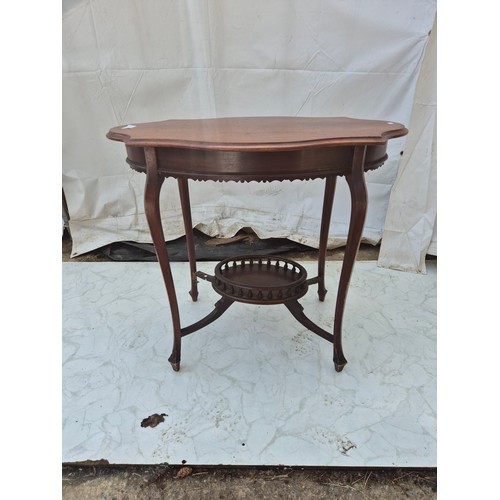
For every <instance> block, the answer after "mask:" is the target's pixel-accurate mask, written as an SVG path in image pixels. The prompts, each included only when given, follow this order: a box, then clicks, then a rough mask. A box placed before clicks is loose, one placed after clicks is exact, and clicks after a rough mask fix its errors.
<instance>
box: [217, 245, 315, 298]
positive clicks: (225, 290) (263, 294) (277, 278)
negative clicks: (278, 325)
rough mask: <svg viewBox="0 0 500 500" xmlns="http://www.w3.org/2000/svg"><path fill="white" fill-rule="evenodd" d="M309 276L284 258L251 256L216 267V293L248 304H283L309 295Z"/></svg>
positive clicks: (226, 261)
mask: <svg viewBox="0 0 500 500" xmlns="http://www.w3.org/2000/svg"><path fill="white" fill-rule="evenodd" d="M306 279H307V272H306V270H305V269H304V268H303V267H302V266H301V265H300V264H297V262H294V261H292V260H289V259H284V258H282V257H274V256H261V255H247V256H243V257H233V258H230V259H225V260H223V261H221V262H219V264H217V266H216V267H215V276H214V279H213V280H212V286H213V288H214V290H215V291H216V292H217V293H219V294H220V295H222V296H223V297H228V298H230V299H231V300H235V301H238V302H246V303H248V304H283V303H284V302H288V301H290V300H297V299H299V298H300V297H302V296H303V295H305V293H306V292H307V283H306Z"/></svg>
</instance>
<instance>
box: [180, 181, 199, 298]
mask: <svg viewBox="0 0 500 500" xmlns="http://www.w3.org/2000/svg"><path fill="white" fill-rule="evenodd" d="M177 183H178V185H179V196H180V199H181V208H182V219H183V221H184V231H185V233H186V246H187V253H188V259H189V269H190V272H191V290H190V292H189V295H191V298H192V299H193V302H196V300H197V299H198V279H197V276H196V253H195V248H194V236H193V220H192V218H191V202H190V201H189V187H188V180H187V179H177Z"/></svg>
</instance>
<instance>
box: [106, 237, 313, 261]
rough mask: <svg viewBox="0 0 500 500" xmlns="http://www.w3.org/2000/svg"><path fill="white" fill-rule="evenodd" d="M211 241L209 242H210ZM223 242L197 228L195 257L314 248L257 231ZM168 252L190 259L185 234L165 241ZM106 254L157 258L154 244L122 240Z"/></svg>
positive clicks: (122, 257) (125, 258)
mask: <svg viewBox="0 0 500 500" xmlns="http://www.w3.org/2000/svg"><path fill="white" fill-rule="evenodd" d="M209 241H210V242H211V244H208V243H207V242H209ZM220 241H221V244H216V243H214V239H213V238H212V237H210V236H207V235H205V234H203V233H201V232H199V231H194V242H195V252H196V260H212V261H219V260H223V259H226V258H229V257H236V256H238V255H249V254H252V255H277V254H281V253H286V252H292V251H293V252H304V251H311V250H314V249H313V248H311V247H308V246H306V245H301V244H300V243H295V242H293V241H290V240H287V239H285V238H269V239H266V240H260V239H258V238H257V237H255V235H253V236H252V235H249V236H248V237H247V238H245V239H243V240H241V241H234V242H231V243H223V240H220ZM166 245H167V250H168V256H169V258H170V261H172V262H187V261H188V255H187V248H186V238H185V237H184V236H183V237H182V238H178V239H176V240H173V241H168V242H167V243H166ZM103 253H104V255H106V256H107V257H108V258H110V259H111V260H115V261H121V262H131V261H141V262H147V261H151V262H154V261H156V260H157V258H156V253H155V250H154V247H153V245H152V244H149V243H135V242H132V241H122V242H118V243H112V244H111V245H108V246H107V247H105V248H104V249H103Z"/></svg>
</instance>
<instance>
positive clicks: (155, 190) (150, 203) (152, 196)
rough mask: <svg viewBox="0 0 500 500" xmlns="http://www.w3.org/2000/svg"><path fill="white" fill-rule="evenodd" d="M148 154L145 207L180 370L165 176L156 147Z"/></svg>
mask: <svg viewBox="0 0 500 500" xmlns="http://www.w3.org/2000/svg"><path fill="white" fill-rule="evenodd" d="M144 152H145V156H146V166H147V173H146V187H145V191H144V209H145V213H146V219H147V221H148V225H149V230H150V231H151V238H152V239H153V244H154V246H155V250H156V255H157V257H158V262H159V264H160V268H161V272H162V275H163V281H164V282H165V287H166V289H167V296H168V301H169V304H170V311H171V314H172V325H173V332H174V346H173V349H172V354H171V355H170V357H169V358H168V360H169V362H170V364H171V365H172V368H173V369H174V371H179V369H180V362H181V324H180V317H179V306H178V304H177V296H176V294H175V287H174V280H173V277H172V271H171V269H170V261H169V258H168V252H167V247H166V245H165V236H164V234H163V228H162V225H161V214H160V191H161V186H162V184H163V181H164V177H162V176H160V175H159V174H158V164H157V159H156V151H155V148H152V147H146V148H144Z"/></svg>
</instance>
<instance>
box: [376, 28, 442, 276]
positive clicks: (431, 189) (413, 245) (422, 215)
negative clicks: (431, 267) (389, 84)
mask: <svg viewBox="0 0 500 500" xmlns="http://www.w3.org/2000/svg"><path fill="white" fill-rule="evenodd" d="M436 40H437V27H436V26H434V28H433V30H432V34H431V37H430V41H429V44H428V46H427V50H426V54H425V58H424V62H423V63H422V69H421V72H420V77H419V80H418V84H417V89H416V92H415V100H414V106H413V112H412V116H411V119H410V124H409V128H410V130H411V131H412V132H411V134H410V135H409V136H408V139H407V148H406V150H407V151H406V153H405V155H404V156H403V158H402V161H401V165H400V167H399V172H398V176H397V178H396V182H395V183H394V187H393V189H392V194H391V197H390V201H389V209H388V212H387V219H386V223H385V228H384V233H383V238H382V244H381V247H380V254H379V261H378V263H379V266H381V267H389V268H392V269H400V270H403V271H412V272H421V273H425V272H426V271H425V256H426V254H427V253H429V254H431V255H437V225H436V217H437V189H436V187H437V186H436V184H437V182H436V176H437V165H436V131H437V130H436V118H437V103H436V93H437V91H436Z"/></svg>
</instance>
